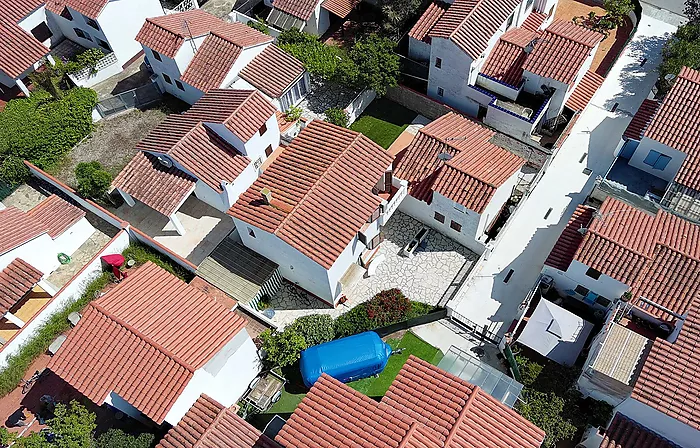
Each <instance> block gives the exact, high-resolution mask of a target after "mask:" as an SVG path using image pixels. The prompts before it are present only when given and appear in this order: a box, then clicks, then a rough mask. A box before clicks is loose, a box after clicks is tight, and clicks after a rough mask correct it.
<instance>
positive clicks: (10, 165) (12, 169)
mask: <svg viewBox="0 0 700 448" xmlns="http://www.w3.org/2000/svg"><path fill="white" fill-rule="evenodd" d="M29 174H30V173H29V168H27V165H25V164H24V160H22V159H21V158H19V157H16V156H13V155H8V156H7V157H5V158H4V159H2V162H0V179H2V180H3V181H5V182H7V183H8V184H9V185H10V186H12V187H14V186H17V185H19V184H22V183H24V182H25V181H26V180H27V179H29Z"/></svg>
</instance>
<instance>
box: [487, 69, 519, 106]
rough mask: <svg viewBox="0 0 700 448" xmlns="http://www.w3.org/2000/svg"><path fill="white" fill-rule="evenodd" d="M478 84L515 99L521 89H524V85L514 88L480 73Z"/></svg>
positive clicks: (490, 90)
mask: <svg viewBox="0 0 700 448" xmlns="http://www.w3.org/2000/svg"><path fill="white" fill-rule="evenodd" d="M476 85H478V86H480V87H483V88H484V89H486V90H488V91H489V92H493V93H497V94H499V95H501V96H504V97H506V98H508V99H510V100H513V101H515V100H516V99H517V98H518V95H520V91H521V90H522V86H515V87H519V88H516V89H514V88H511V87H508V86H506V85H504V84H501V83H499V82H496V81H494V80H493V79H489V78H487V77H485V76H483V75H479V76H478V77H477V78H476Z"/></svg>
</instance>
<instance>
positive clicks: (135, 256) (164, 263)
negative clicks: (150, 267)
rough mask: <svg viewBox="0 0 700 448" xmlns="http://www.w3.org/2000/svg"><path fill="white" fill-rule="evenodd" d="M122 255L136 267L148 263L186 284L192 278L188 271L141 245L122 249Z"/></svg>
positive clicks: (192, 275)
mask: <svg viewBox="0 0 700 448" xmlns="http://www.w3.org/2000/svg"><path fill="white" fill-rule="evenodd" d="M122 255H123V256H124V258H125V259H127V260H129V259H132V260H134V261H136V266H141V265H142V264H144V263H145V262H147V261H150V262H152V263H154V264H156V265H157V266H160V267H161V268H163V269H165V270H166V271H168V272H170V273H171V274H173V275H175V276H177V277H179V278H180V279H181V280H183V281H185V282H188V283H189V282H190V281H191V280H192V279H193V278H194V274H192V273H191V272H190V271H188V270H187V269H185V268H183V267H182V266H180V265H179V264H177V263H175V262H174V261H172V260H171V259H170V258H168V257H167V256H165V255H163V254H161V253H160V252H156V251H155V250H153V249H151V248H150V247H148V246H144V245H143V244H132V245H130V246H129V247H127V248H126V249H124V252H122Z"/></svg>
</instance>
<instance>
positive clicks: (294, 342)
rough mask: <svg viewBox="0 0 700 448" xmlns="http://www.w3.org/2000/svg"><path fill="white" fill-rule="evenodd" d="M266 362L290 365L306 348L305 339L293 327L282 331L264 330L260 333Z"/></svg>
mask: <svg viewBox="0 0 700 448" xmlns="http://www.w3.org/2000/svg"><path fill="white" fill-rule="evenodd" d="M260 340H261V341H262V348H263V350H265V353H266V354H267V357H266V358H265V360H266V362H267V363H269V364H271V365H273V366H280V367H286V366H291V365H292V364H294V363H295V362H297V361H298V360H299V357H300V356H301V351H302V350H304V349H306V340H305V339H304V336H302V335H301V334H299V333H298V332H297V331H296V330H295V329H293V328H289V327H288V328H286V329H285V330H284V331H282V332H279V331H272V330H269V329H268V330H265V331H263V332H262V333H260Z"/></svg>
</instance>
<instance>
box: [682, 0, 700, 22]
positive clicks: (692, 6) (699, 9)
mask: <svg viewBox="0 0 700 448" xmlns="http://www.w3.org/2000/svg"><path fill="white" fill-rule="evenodd" d="M683 13H684V14H685V16H686V17H687V18H688V20H689V21H690V22H691V23H697V22H700V1H699V0H685V8H684V9H683Z"/></svg>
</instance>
